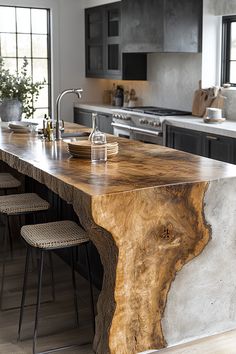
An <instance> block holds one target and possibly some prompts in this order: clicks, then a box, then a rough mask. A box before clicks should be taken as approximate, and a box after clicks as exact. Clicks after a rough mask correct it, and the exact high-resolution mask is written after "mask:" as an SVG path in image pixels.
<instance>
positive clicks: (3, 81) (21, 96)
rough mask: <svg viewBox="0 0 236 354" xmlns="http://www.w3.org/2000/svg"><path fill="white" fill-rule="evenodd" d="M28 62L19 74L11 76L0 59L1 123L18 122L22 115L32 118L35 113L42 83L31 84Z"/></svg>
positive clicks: (25, 61) (25, 60) (25, 62)
mask: <svg viewBox="0 0 236 354" xmlns="http://www.w3.org/2000/svg"><path fill="white" fill-rule="evenodd" d="M27 65H28V61H27V59H26V58H25V57H24V62H23V65H22V68H21V70H20V72H19V73H18V72H16V73H15V74H11V73H10V71H9V70H8V69H6V68H5V67H4V60H3V59H2V58H1V57H0V101H1V103H0V116H1V119H2V121H9V120H20V119H21V116H22V113H24V116H25V118H30V117H32V114H33V113H34V111H35V108H34V106H33V100H34V102H35V101H37V99H38V97H39V91H40V90H41V89H42V87H43V86H42V85H43V84H44V83H45V80H44V81H42V82H35V83H34V82H33V80H32V77H30V76H28V75H27Z"/></svg>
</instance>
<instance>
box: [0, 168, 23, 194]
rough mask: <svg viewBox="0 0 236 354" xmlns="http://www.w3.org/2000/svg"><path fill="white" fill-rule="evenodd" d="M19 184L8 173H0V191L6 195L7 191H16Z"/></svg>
mask: <svg viewBox="0 0 236 354" xmlns="http://www.w3.org/2000/svg"><path fill="white" fill-rule="evenodd" d="M20 186H21V182H20V181H18V179H16V178H15V177H14V176H12V174H10V173H0V190H3V192H4V194H7V191H8V189H18V188H19V187H20Z"/></svg>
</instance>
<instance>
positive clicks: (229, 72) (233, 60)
mask: <svg viewBox="0 0 236 354" xmlns="http://www.w3.org/2000/svg"><path fill="white" fill-rule="evenodd" d="M222 39H223V43H222V78H221V81H222V84H224V83H230V84H231V85H232V86H236V16H224V17H223V35H222Z"/></svg>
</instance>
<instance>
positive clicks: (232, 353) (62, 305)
mask: <svg viewBox="0 0 236 354" xmlns="http://www.w3.org/2000/svg"><path fill="white" fill-rule="evenodd" d="M24 255H25V253H24V248H22V247H17V250H16V252H15V256H14V260H13V261H11V262H10V263H9V264H8V266H7V280H6V291H5V297H4V299H5V301H4V306H16V305H19V302H20V295H21V291H20V289H21V285H22V274H23V269H24ZM53 259H54V265H55V267H54V268H55V269H54V271H55V280H56V302H55V303H52V302H51V303H45V304H43V305H42V307H41V311H40V318H41V320H40V328H39V332H40V337H39V340H38V350H39V351H45V350H48V349H51V348H55V347H60V346H66V345H70V344H83V343H90V344H85V345H81V346H78V347H76V348H73V349H66V350H63V351H61V353H64V354H66V353H68V354H92V353H93V350H92V344H91V342H92V337H93V334H92V326H91V317H90V307H89V292H88V283H87V281H85V280H84V279H83V278H82V277H80V276H79V275H77V284H78V289H79V292H78V300H79V316H80V328H78V327H76V325H75V313H74V307H73V292H72V289H71V281H70V279H71V273H70V269H69V267H68V266H67V265H66V264H65V263H64V262H63V261H62V260H61V259H60V258H59V257H57V256H56V255H54V257H53ZM36 279H37V278H36V274H35V272H34V271H32V272H31V274H30V279H29V284H28V294H27V295H28V296H27V299H28V303H32V302H34V301H35V295H36V292H35V285H36ZM50 285H51V283H50V279H48V277H47V276H46V279H45V283H44V288H43V289H44V291H43V295H44V301H46V300H49V299H50V296H51V286H50ZM95 296H96V297H97V296H98V292H97V291H96V289H95ZM18 318H19V310H11V311H3V312H0V354H30V353H32V340H31V338H32V333H33V326H34V307H33V306H29V307H27V308H26V310H25V316H24V323H23V331H22V335H23V336H22V337H23V341H21V342H17V341H16V337H17V325H18ZM154 353H158V354H159V353H160V354H162V353H163V354H236V330H235V331H230V332H227V333H224V334H219V335H216V336H212V337H209V338H204V339H201V340H197V341H194V342H192V343H188V344H183V345H180V346H176V347H172V348H166V349H163V350H160V351H157V352H154ZM125 354H129V353H125Z"/></svg>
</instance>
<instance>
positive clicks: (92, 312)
mask: <svg viewBox="0 0 236 354" xmlns="http://www.w3.org/2000/svg"><path fill="white" fill-rule="evenodd" d="M85 250H86V260H87V269H88V279H89V290H90V306H91V314H92V323H93V332H94V333H95V312H94V299H93V284H92V277H91V267H90V261H89V254H88V247H87V243H86V244H85Z"/></svg>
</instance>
